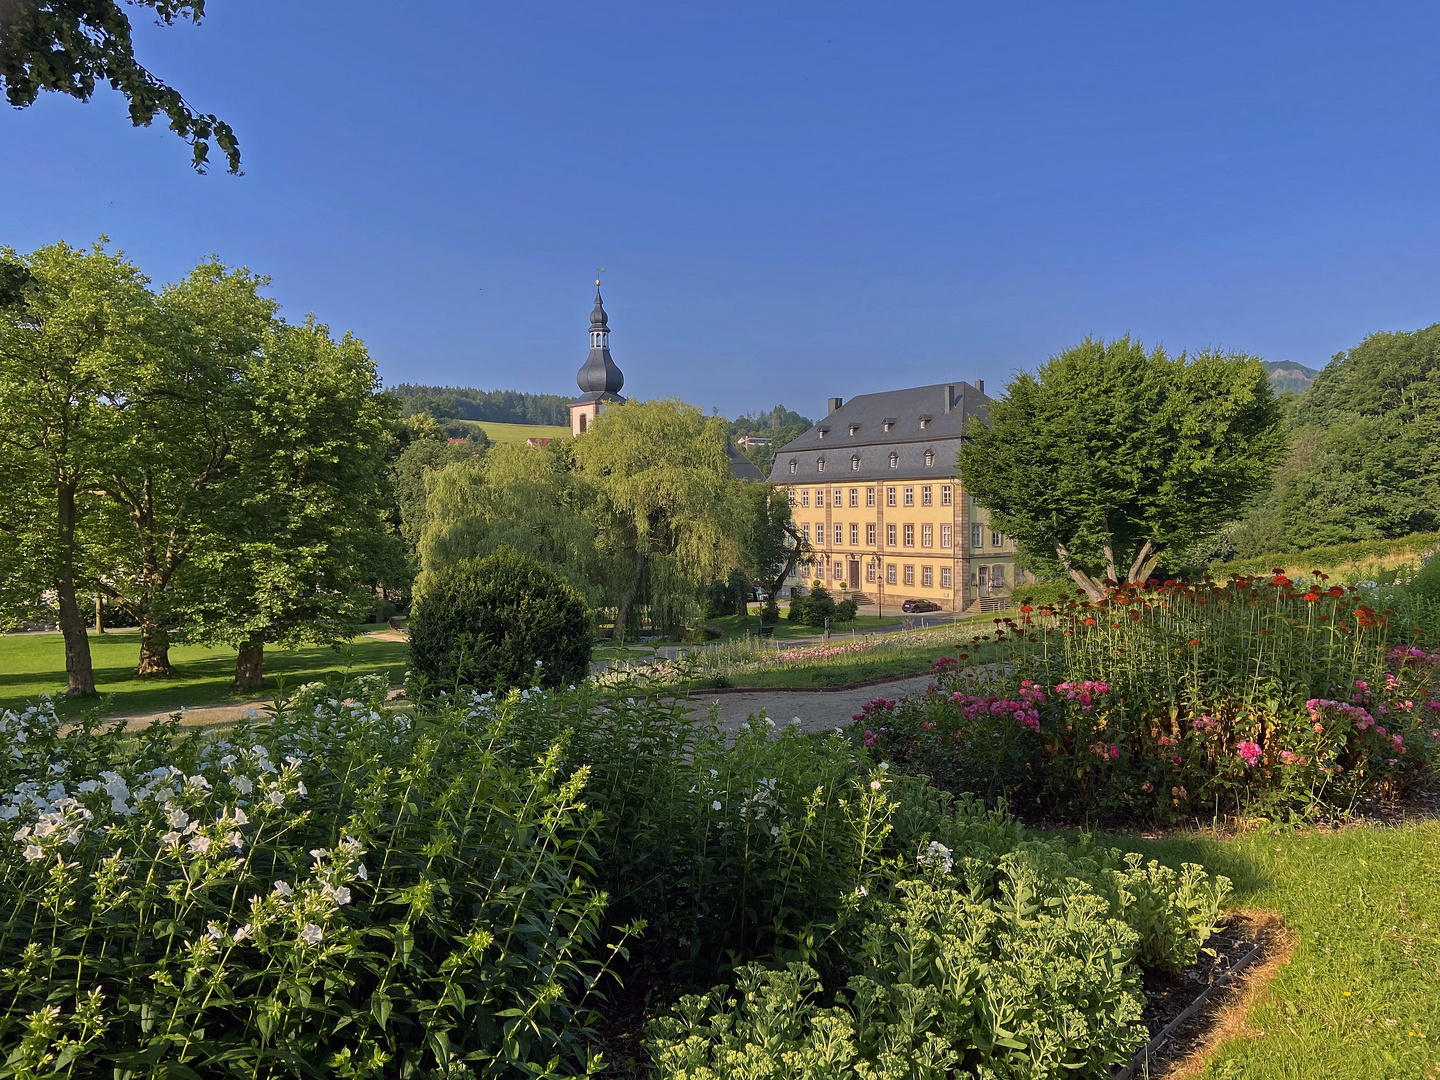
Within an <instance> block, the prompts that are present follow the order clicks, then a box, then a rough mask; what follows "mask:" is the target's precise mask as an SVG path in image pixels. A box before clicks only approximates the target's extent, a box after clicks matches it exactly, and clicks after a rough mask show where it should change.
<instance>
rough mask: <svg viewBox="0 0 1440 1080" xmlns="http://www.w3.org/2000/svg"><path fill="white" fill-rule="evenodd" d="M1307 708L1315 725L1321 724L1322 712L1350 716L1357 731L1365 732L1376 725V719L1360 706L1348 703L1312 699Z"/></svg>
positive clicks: (1306, 704) (1307, 703)
mask: <svg viewBox="0 0 1440 1080" xmlns="http://www.w3.org/2000/svg"><path fill="white" fill-rule="evenodd" d="M1305 708H1306V710H1307V711H1308V712H1309V713H1310V719H1311V720H1313V721H1315V723H1317V724H1318V723H1319V722H1320V714H1321V713H1322V712H1327V711H1328V712H1332V713H1339V714H1340V715H1341V716H1348V717H1349V718H1350V719H1351V720H1352V721H1354V723H1355V730H1357V731H1364V730H1365V729H1366V728H1368V727H1370V726H1371V725H1372V724H1374V723H1375V718H1374V717H1373V716H1371V715H1370V713H1369V712H1368V711H1367V710H1366V709H1364V708H1362V707H1361V706H1359V705H1352V704H1350V702H1348V701H1333V700H1331V699H1330V698H1311V699H1310V700H1309V701H1307V702H1305Z"/></svg>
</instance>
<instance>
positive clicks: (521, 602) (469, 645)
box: [410, 548, 592, 693]
mask: <svg viewBox="0 0 1440 1080" xmlns="http://www.w3.org/2000/svg"><path fill="white" fill-rule="evenodd" d="M591 636H592V626H591V620H590V613H589V611H588V609H587V608H586V606H585V601H584V598H583V597H581V595H580V593H579V592H578V591H576V589H575V588H574V587H573V586H572V585H570V584H569V583H568V582H566V581H565V579H564V578H562V577H561V576H560V575H559V574H557V573H556V572H555V571H553V570H551V569H550V568H549V567H547V566H545V565H544V564H543V563H540V562H538V561H537V560H535V559H532V558H530V557H529V556H527V555H522V554H520V553H519V552H517V551H515V550H514V549H513V548H501V549H500V550H498V551H496V552H495V553H494V554H492V555H488V556H486V557H485V558H483V559H466V560H463V561H461V562H459V563H456V564H455V565H453V566H448V567H446V568H444V569H442V570H440V571H437V573H436V574H435V579H434V581H433V583H432V584H431V587H430V588H429V589H428V590H427V591H426V593H425V595H424V596H423V597H422V598H421V599H420V600H419V601H418V602H417V603H416V605H415V612H414V614H413V615H412V616H411V618H410V654H411V660H412V664H413V666H414V669H415V671H416V672H417V673H418V674H419V675H420V676H422V678H423V679H425V680H426V681H427V682H428V683H429V684H430V685H431V686H433V687H437V688H442V689H444V688H452V687H457V686H470V687H475V688H477V689H480V690H487V691H494V692H497V693H503V692H505V691H506V690H508V689H510V688H511V687H530V686H535V685H537V684H538V685H540V686H545V687H560V686H568V685H573V684H576V683H580V682H584V681H585V678H586V676H587V675H589V673H590V643H591Z"/></svg>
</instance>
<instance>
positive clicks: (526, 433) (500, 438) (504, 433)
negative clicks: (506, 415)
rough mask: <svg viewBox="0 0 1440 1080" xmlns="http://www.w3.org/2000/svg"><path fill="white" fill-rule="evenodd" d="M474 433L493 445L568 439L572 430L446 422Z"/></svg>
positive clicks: (554, 426)
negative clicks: (481, 435)
mask: <svg viewBox="0 0 1440 1080" xmlns="http://www.w3.org/2000/svg"><path fill="white" fill-rule="evenodd" d="M445 423H446V424H459V425H462V426H464V427H466V428H469V429H470V430H472V431H483V432H485V437H486V438H487V439H489V440H490V441H491V442H492V443H523V442H524V441H525V440H526V439H568V438H569V437H570V429H569V428H568V427H560V426H559V425H556V424H496V423H493V422H491V421H489V420H446V421H445Z"/></svg>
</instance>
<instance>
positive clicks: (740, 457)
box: [725, 439, 765, 480]
mask: <svg viewBox="0 0 1440 1080" xmlns="http://www.w3.org/2000/svg"><path fill="white" fill-rule="evenodd" d="M725 443H726V447H725V448H726V450H727V452H728V453H729V455H730V472H731V475H733V476H734V477H735V479H736V480H764V479H765V474H764V473H763V472H761V471H760V469H759V466H757V465H756V464H755V463H754V462H753V461H751V460H750V459H749V458H747V457H746V456H745V455H744V454H742V453H740V451H739V450H737V449H735V447H734V446H733V445H731V444H730V440H728V439H727V440H725Z"/></svg>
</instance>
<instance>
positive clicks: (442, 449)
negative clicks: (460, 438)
mask: <svg viewBox="0 0 1440 1080" xmlns="http://www.w3.org/2000/svg"><path fill="white" fill-rule="evenodd" d="M418 415H421V416H425V415H426V414H424V413H420V414H418ZM412 419H413V418H412ZM431 423H432V424H433V423H434V420H431ZM435 431H436V437H434V438H418V439H413V440H412V441H411V442H410V445H409V446H407V447H406V448H405V449H404V450H402V451H401V452H400V457H399V459H398V460H397V461H396V462H395V479H394V484H395V499H396V503H397V504H398V506H399V510H400V532H401V534H402V535H403V536H404V537H405V542H406V543H407V544H408V545H410V548H411V550H415V549H417V548H418V546H419V544H420V537H421V535H422V534H423V533H424V531H425V523H426V522H427V521H428V520H429V509H428V507H427V504H426V500H427V494H426V493H427V490H428V486H429V484H430V476H431V474H432V473H435V472H438V471H439V470H441V469H443V468H445V466H447V465H450V464H452V463H454V462H457V461H460V462H467V461H474V460H476V459H477V458H479V457H480V455H481V454H482V453H483V452H484V451H483V448H481V447H477V446H474V445H470V444H468V443H467V444H464V445H453V446H452V445H451V444H450V443H449V442H448V441H446V439H445V436H444V435H443V434H439V431H440V429H439V427H438V426H437V427H436V429H435Z"/></svg>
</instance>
